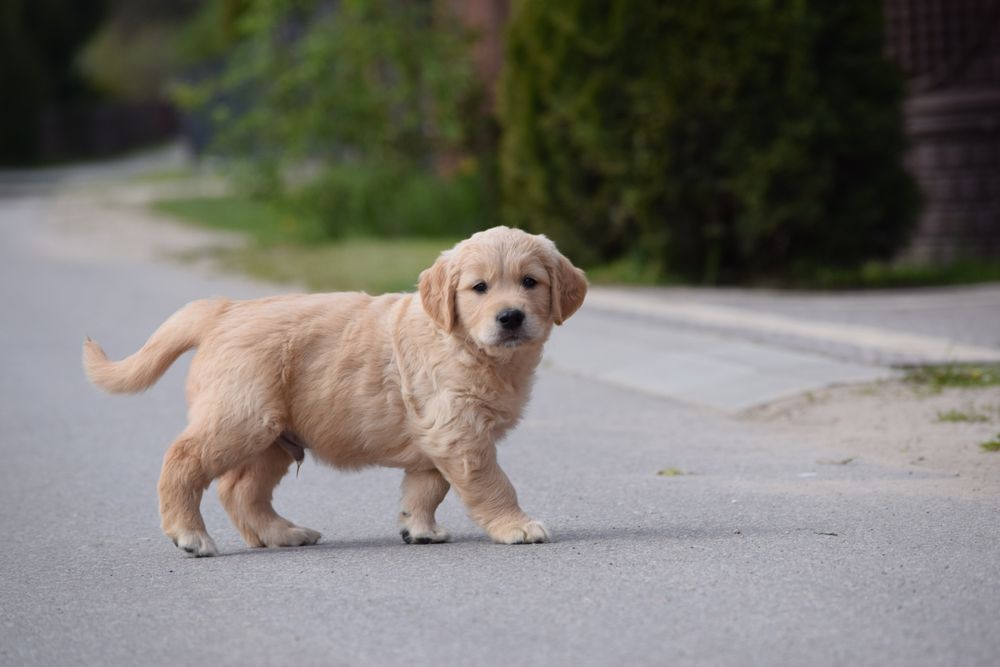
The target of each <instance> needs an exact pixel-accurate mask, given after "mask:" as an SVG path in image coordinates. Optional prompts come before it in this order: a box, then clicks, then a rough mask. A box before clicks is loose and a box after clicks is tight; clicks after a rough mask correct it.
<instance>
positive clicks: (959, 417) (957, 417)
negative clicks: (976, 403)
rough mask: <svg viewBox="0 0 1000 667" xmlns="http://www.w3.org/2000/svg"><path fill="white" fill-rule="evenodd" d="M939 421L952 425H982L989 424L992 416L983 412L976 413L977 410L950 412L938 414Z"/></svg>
mask: <svg viewBox="0 0 1000 667" xmlns="http://www.w3.org/2000/svg"><path fill="white" fill-rule="evenodd" d="M937 420H938V421H939V422H951V423H960V422H968V423H980V422H988V421H989V420H990V416H989V415H987V414H984V413H982V412H976V411H975V410H969V411H967V412H966V411H962V410H948V411H946V412H938V413H937Z"/></svg>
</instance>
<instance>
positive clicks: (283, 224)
mask: <svg viewBox="0 0 1000 667" xmlns="http://www.w3.org/2000/svg"><path fill="white" fill-rule="evenodd" d="M153 210H155V211H158V212H160V213H164V214H166V215H169V216H171V217H174V218H177V219H179V220H184V221H186V222H192V223H195V224H198V225H201V226H203V227H211V228H213V229H223V230H226V231H236V232H243V233H245V234H247V235H249V236H250V238H252V239H253V240H254V241H256V242H257V243H259V244H262V245H275V244H280V243H303V244H305V243H315V242H318V241H323V240H325V237H324V233H323V226H322V224H321V223H320V221H319V220H317V219H316V218H314V217H311V216H307V215H302V214H300V213H297V212H294V211H292V210H291V209H290V208H288V207H284V206H281V205H279V204H275V203H271V202H264V201H259V200H256V199H249V198H247V197H236V196H225V197H192V198H187V199H162V200H160V201H157V202H154V203H153Z"/></svg>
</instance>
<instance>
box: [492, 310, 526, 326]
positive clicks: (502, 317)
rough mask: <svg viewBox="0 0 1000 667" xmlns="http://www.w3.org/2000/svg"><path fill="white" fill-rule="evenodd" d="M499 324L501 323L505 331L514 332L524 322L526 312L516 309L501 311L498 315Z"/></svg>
mask: <svg viewBox="0 0 1000 667" xmlns="http://www.w3.org/2000/svg"><path fill="white" fill-rule="evenodd" d="M497 322H499V323H500V326H502V327H503V328H504V329H507V330H509V331H513V330H514V329H517V328H518V327H520V326H521V324H522V323H523V322H524V311H523V310H518V309H516V308H508V309H506V310H501V311H500V312H499V313H497Z"/></svg>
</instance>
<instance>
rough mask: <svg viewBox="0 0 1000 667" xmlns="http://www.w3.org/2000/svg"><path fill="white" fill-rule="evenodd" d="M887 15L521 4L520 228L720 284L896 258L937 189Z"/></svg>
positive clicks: (514, 214)
mask: <svg viewBox="0 0 1000 667" xmlns="http://www.w3.org/2000/svg"><path fill="white" fill-rule="evenodd" d="M881 12H882V8H881V4H880V3H877V2H870V1H869V0H843V1H841V2H820V1H819V0H813V1H810V0H798V1H779V0H758V1H755V2H747V1H746V0H712V1H710V2H702V3H677V2H667V3H665V2H657V1H655V0H612V1H611V2H608V3H592V2H585V1H583V0H566V1H565V2H559V3H544V2H528V1H523V0H522V1H521V2H519V3H517V4H516V5H515V9H514V12H513V16H512V20H511V24H510V26H509V32H508V44H507V65H506V71H505V75H504V78H503V81H502V89H501V110H500V112H501V123H502V125H503V130H504V135H503V141H502V149H501V150H502V152H501V170H502V179H503V187H504V193H505V196H504V203H505V215H506V217H507V218H508V219H509V221H510V222H512V223H514V224H519V225H522V226H525V227H528V228H531V229H534V230H538V231H544V232H546V233H547V234H549V235H551V236H552V237H554V238H555V240H556V241H557V242H558V243H559V244H560V245H561V247H564V248H565V249H566V250H567V251H568V252H569V253H570V254H571V255H573V256H574V258H578V259H579V260H580V261H582V262H585V263H591V264H593V263H599V262H607V261H611V260H615V259H617V258H620V257H623V256H625V257H629V258H634V257H639V258H640V259H641V260H642V262H643V263H644V264H645V265H647V266H652V267H653V268H654V270H655V271H657V272H658V273H660V274H661V275H668V274H673V275H679V276H682V277H685V278H687V279H694V280H700V281H704V282H710V283H712V282H730V281H736V280H743V279H747V278H753V277H772V278H773V277H776V276H789V275H802V274H808V273H810V272H811V271H813V270H815V269H816V268H817V267H821V266H834V267H849V266H853V265H857V264H858V263H860V262H862V261H863V260H865V259H868V258H881V257H887V256H889V255H891V254H892V252H893V251H894V250H895V249H896V248H897V247H899V245H900V244H901V243H902V242H903V241H904V240H905V238H906V236H907V232H908V231H909V230H910V228H911V226H912V224H913V222H914V219H915V215H916V211H917V206H918V193H917V191H916V187H915V185H914V183H913V181H912V179H911V178H910V177H909V176H908V175H907V174H906V172H905V171H904V170H903V168H902V166H901V164H900V158H901V154H902V151H903V149H904V141H903V135H902V129H901V115H900V102H901V96H902V92H903V91H902V87H901V79H900V77H899V76H898V75H897V72H896V71H895V70H894V68H893V67H892V66H890V65H889V64H888V63H887V62H886V61H885V60H884V59H883V57H882V14H881Z"/></svg>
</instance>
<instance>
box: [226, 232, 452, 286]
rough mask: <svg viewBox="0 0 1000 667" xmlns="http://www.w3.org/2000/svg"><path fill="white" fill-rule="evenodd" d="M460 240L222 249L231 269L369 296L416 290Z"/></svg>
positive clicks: (353, 241)
mask: <svg viewBox="0 0 1000 667" xmlns="http://www.w3.org/2000/svg"><path fill="white" fill-rule="evenodd" d="M453 244H454V241H446V240H440V239H361V238H359V239H345V240H343V241H336V242H328V243H321V244H316V245H313V246H303V245H277V246H262V245H248V246H245V247H243V248H237V249H225V250H220V251H217V253H216V257H217V258H218V260H219V261H220V262H221V263H222V264H223V265H224V266H226V267H228V268H230V269H233V270H237V271H242V272H244V273H248V274H250V275H253V276H256V277H258V278H263V279H265V280H271V281H274V282H279V283H298V284H300V285H303V286H305V287H306V288H307V289H309V290H316V291H337V290H360V291H363V292H368V293H369V294H382V293H384V292H402V291H413V290H414V289H415V287H416V284H417V276H419V274H420V272H421V271H422V270H424V269H426V268H427V267H428V266H430V265H431V264H433V263H434V260H435V259H436V258H437V256H438V254H439V253H440V252H441V251H442V250H444V249H445V248H448V247H451V246H452V245H453Z"/></svg>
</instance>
